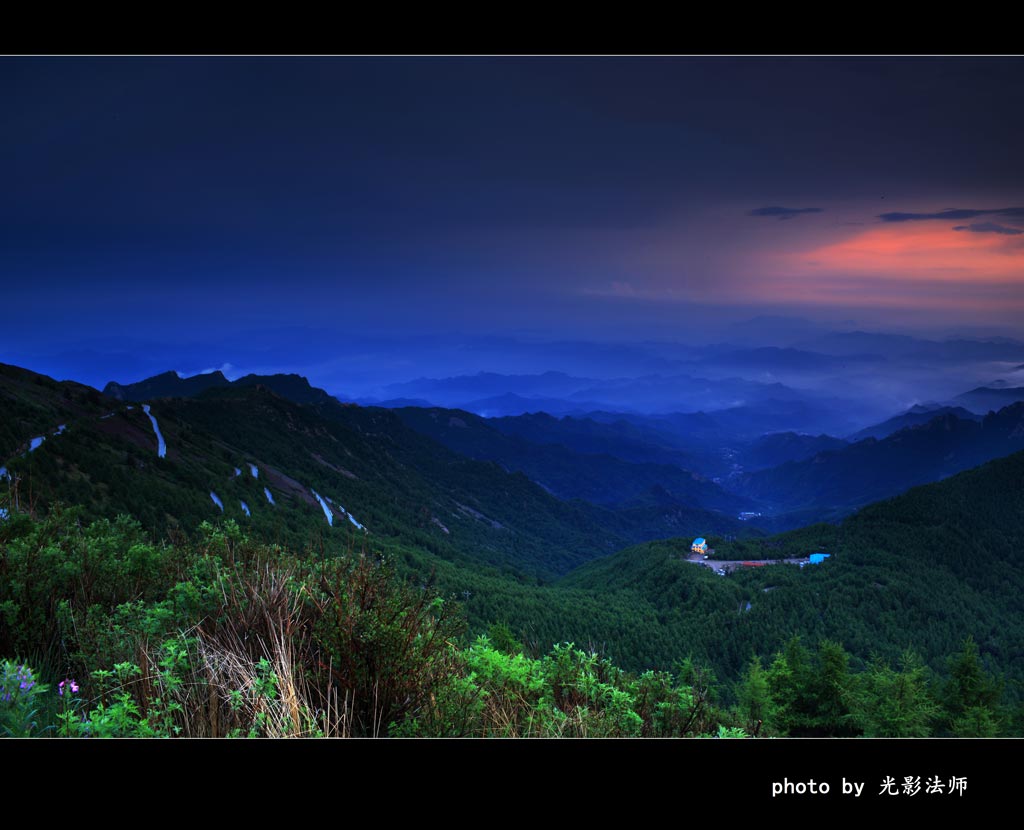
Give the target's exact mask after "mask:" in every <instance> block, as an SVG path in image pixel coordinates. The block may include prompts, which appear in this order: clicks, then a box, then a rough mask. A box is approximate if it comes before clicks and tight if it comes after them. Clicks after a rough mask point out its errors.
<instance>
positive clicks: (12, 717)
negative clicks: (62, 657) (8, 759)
mask: <svg viewBox="0 0 1024 830" xmlns="http://www.w3.org/2000/svg"><path fill="white" fill-rule="evenodd" d="M48 690H49V686H48V685H47V684H45V683H40V682H39V681H38V680H37V678H36V675H35V673H34V672H33V671H32V669H31V668H30V667H29V666H26V665H25V664H23V663H15V662H14V661H13V660H0V737H2V738H29V737H34V736H36V735H38V734H39V733H40V732H41V731H42V730H41V729H40V726H39V710H40V706H41V705H42V695H43V694H45V693H46V692H47V691H48Z"/></svg>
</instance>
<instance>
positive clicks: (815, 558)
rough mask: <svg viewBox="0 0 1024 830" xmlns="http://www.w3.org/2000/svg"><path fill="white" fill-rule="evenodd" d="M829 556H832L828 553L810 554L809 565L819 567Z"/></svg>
mask: <svg viewBox="0 0 1024 830" xmlns="http://www.w3.org/2000/svg"><path fill="white" fill-rule="evenodd" d="M831 555H832V554H830V553H812V554H811V564H812V565H820V564H821V563H822V562H824V561H825V560H826V559H828V558H829V557H830V556H831Z"/></svg>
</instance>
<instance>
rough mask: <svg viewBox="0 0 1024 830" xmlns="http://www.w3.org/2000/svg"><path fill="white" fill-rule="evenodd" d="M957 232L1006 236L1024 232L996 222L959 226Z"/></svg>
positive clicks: (956, 228)
mask: <svg viewBox="0 0 1024 830" xmlns="http://www.w3.org/2000/svg"><path fill="white" fill-rule="evenodd" d="M953 230H955V231H970V232H971V233H1002V234H1006V236H1019V235H1021V234H1024V231H1021V230H1018V229H1017V228H1008V227H1006V225H997V224H996V223H995V222H978V223H976V224H974V225H957V226H956V227H955V228H953Z"/></svg>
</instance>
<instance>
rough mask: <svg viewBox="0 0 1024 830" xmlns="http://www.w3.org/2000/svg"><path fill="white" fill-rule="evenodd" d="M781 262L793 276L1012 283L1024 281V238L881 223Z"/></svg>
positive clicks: (785, 258) (931, 226)
mask: <svg viewBox="0 0 1024 830" xmlns="http://www.w3.org/2000/svg"><path fill="white" fill-rule="evenodd" d="M784 264H785V267H786V270H787V271H788V272H789V273H791V274H794V273H795V274H807V275H811V274H816V275H822V276H824V275H828V274H842V275H846V276H858V277H877V278H880V279H898V280H901V281H902V280H926V281H928V282H963V283H974V282H990V283H991V282H995V283H1013V282H1020V281H1022V280H1024V236H1007V235H1004V234H998V233H972V232H971V231H954V230H953V229H952V228H951V227H950V226H949V225H946V224H944V223H943V224H942V226H941V227H937V226H934V225H930V226H929V225H923V224H919V223H914V224H911V223H906V224H897V225H883V226H880V227H872V228H870V229H868V230H865V231H862V232H861V233H858V234H856V235H855V236H852V237H850V238H849V239H845V240H843V241H841V242H836V243H833V244H831V245H826V246H824V247H821V248H817V249H812V250H809V251H802V252H800V253H796V254H789V255H786V256H785V257H784Z"/></svg>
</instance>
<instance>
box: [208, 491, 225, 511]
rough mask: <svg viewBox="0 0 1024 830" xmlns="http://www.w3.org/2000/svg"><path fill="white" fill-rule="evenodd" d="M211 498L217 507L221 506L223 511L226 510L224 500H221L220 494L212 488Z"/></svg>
mask: <svg viewBox="0 0 1024 830" xmlns="http://www.w3.org/2000/svg"><path fill="white" fill-rule="evenodd" d="M210 498H211V499H213V503H214V504H215V505H217V507H219V508H220V512H221V513H223V512H224V502H222V501H221V500H220V496H218V495H217V494H216V493H214V492H213V490H211V491H210Z"/></svg>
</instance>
